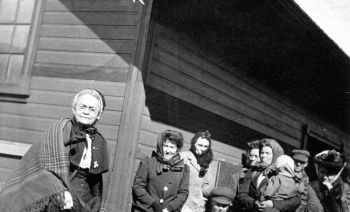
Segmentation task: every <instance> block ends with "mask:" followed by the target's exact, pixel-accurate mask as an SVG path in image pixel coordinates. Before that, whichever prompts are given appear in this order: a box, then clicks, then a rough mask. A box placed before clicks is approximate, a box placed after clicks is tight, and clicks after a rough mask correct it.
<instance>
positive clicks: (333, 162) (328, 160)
mask: <svg viewBox="0 0 350 212" xmlns="http://www.w3.org/2000/svg"><path fill="white" fill-rule="evenodd" d="M314 161H315V163H316V164H317V165H319V166H322V167H325V168H334V169H341V168H342V167H343V166H344V162H345V157H344V155H342V154H340V153H339V152H337V151H335V150H334V149H333V150H325V151H323V152H320V153H318V154H317V155H316V156H315V157H314Z"/></svg>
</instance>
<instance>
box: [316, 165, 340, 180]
mask: <svg viewBox="0 0 350 212" xmlns="http://www.w3.org/2000/svg"><path fill="white" fill-rule="evenodd" d="M336 177H337V173H332V172H330V171H329V170H328V169H327V168H324V167H322V166H320V167H319V168H318V178H319V179H320V181H322V182H323V181H329V182H334V180H335V178H336Z"/></svg>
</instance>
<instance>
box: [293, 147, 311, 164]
mask: <svg viewBox="0 0 350 212" xmlns="http://www.w3.org/2000/svg"><path fill="white" fill-rule="evenodd" d="M292 153H293V158H294V159H295V160H299V161H302V162H308V160H309V157H310V153H309V151H307V150H303V149H294V150H293V151H292Z"/></svg>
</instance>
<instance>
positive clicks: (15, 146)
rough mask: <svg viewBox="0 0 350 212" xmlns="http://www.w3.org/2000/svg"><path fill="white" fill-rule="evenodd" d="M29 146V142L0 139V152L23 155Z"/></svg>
mask: <svg viewBox="0 0 350 212" xmlns="http://www.w3.org/2000/svg"><path fill="white" fill-rule="evenodd" d="M31 146H32V145H31V144H25V143H18V142H12V141H5V140H0V154H6V155H12V156H20V157H23V155H24V154H25V153H26V152H27V151H28V149H29V148H30V147H31ZM0 164H1V163H0Z"/></svg>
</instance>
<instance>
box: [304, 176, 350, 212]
mask: <svg viewBox="0 0 350 212" xmlns="http://www.w3.org/2000/svg"><path fill="white" fill-rule="evenodd" d="M310 184H311V186H312V188H313V189H314V190H315V192H316V194H317V197H318V198H319V199H320V201H321V204H322V206H323V208H324V211H325V212H350V186H349V184H347V183H344V181H343V180H342V179H341V178H338V179H337V180H336V182H335V183H334V184H333V188H332V189H331V190H328V188H327V187H326V186H325V185H323V184H322V183H321V182H319V181H314V182H311V183H310Z"/></svg>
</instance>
